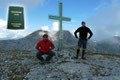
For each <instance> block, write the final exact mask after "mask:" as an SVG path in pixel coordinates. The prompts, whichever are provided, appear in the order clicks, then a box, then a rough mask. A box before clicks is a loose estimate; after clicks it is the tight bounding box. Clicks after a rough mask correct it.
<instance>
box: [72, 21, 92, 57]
mask: <svg viewBox="0 0 120 80" xmlns="http://www.w3.org/2000/svg"><path fill="white" fill-rule="evenodd" d="M77 33H79V37H78V36H77ZM88 33H89V34H90V35H89V37H88ZM74 35H75V37H76V38H77V39H78V48H77V54H76V57H75V58H76V59H78V56H79V52H80V48H81V47H83V50H82V59H86V58H85V57H84V54H85V49H86V46H87V40H88V39H90V38H91V37H92V36H93V33H92V31H91V30H90V29H89V28H88V27H86V23H85V22H82V26H81V27H79V28H78V29H77V30H76V31H75V32H74Z"/></svg>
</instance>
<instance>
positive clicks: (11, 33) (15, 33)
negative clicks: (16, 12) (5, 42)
mask: <svg viewBox="0 0 120 80" xmlns="http://www.w3.org/2000/svg"><path fill="white" fill-rule="evenodd" d="M30 33H31V32H29V31H27V29H25V30H8V29H7V21H5V20H3V19H0V39H18V38H22V37H25V36H26V35H28V34H30Z"/></svg>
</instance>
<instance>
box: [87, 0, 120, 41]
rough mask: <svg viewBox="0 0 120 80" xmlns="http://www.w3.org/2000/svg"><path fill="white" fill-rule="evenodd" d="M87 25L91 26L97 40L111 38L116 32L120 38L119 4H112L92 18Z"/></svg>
mask: <svg viewBox="0 0 120 80" xmlns="http://www.w3.org/2000/svg"><path fill="white" fill-rule="evenodd" d="M88 25H90V26H91V28H92V30H93V33H94V38H95V39H97V40H101V39H105V38H109V37H113V36H115V35H116V32H117V35H119V36H120V4H119V3H118V2H112V3H111V4H110V5H109V7H108V8H106V9H104V10H103V11H101V12H99V13H98V14H97V15H96V16H92V17H91V18H90V19H89V20H88Z"/></svg>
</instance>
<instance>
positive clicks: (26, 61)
mask: <svg viewBox="0 0 120 80" xmlns="http://www.w3.org/2000/svg"><path fill="white" fill-rule="evenodd" d="M54 51H55V53H56V56H54V57H53V58H52V60H51V61H50V63H46V64H40V61H39V60H38V59H37V58H36V52H37V51H25V50H14V51H0V57H1V58H0V80H119V79H120V67H119V66H120V55H112V54H102V53H86V58H87V60H82V59H81V55H80V56H79V59H77V60H76V59H73V57H74V56H75V53H76V52H75V49H73V48H64V49H63V50H62V51H60V52H58V51H56V50H54ZM43 57H44V58H45V57H46V56H43Z"/></svg>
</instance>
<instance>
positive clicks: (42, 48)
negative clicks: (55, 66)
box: [36, 40, 55, 53]
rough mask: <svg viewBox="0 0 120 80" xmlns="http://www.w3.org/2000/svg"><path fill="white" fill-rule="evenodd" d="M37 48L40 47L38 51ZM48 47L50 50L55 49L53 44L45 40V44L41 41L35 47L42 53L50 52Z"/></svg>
mask: <svg viewBox="0 0 120 80" xmlns="http://www.w3.org/2000/svg"><path fill="white" fill-rule="evenodd" d="M39 47H40V49H39ZM50 47H51V48H54V47H55V46H54V44H53V43H52V42H51V41H50V40H47V41H46V42H45V41H43V40H41V41H39V42H38V43H37V45H36V49H37V50H40V51H41V52H42V53H47V52H49V51H50Z"/></svg>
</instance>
